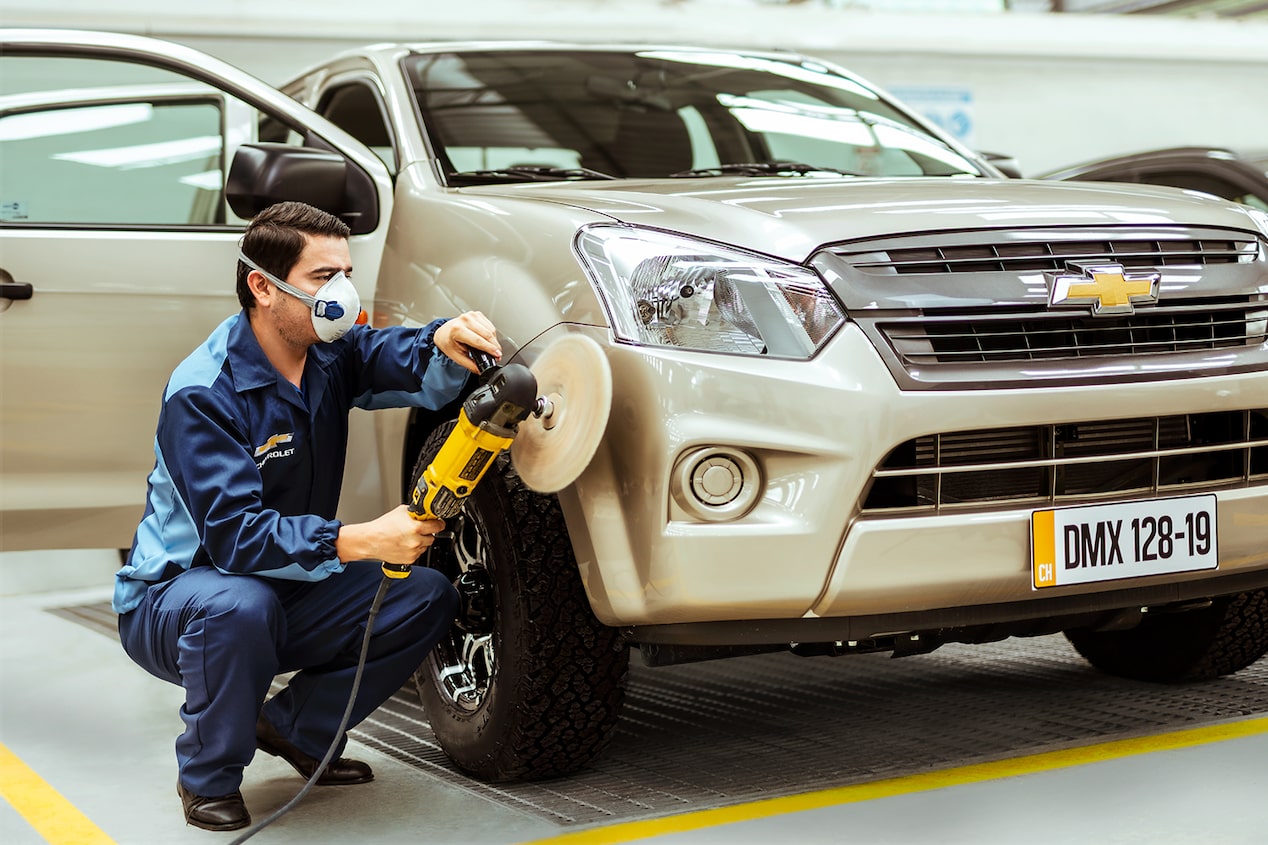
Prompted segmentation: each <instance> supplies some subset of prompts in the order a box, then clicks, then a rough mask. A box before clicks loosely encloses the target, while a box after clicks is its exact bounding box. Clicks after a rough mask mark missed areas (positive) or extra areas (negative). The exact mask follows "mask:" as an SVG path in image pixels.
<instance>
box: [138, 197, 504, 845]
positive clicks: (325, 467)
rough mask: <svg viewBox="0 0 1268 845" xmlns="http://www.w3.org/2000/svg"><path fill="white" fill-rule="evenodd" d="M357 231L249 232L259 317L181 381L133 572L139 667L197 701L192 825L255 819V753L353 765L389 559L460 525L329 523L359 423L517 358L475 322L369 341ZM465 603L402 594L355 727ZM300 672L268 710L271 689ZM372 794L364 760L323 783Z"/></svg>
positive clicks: (232, 325)
mask: <svg viewBox="0 0 1268 845" xmlns="http://www.w3.org/2000/svg"><path fill="white" fill-rule="evenodd" d="M348 235H349V230H348V227H347V226H346V225H344V224H343V223H342V222H341V221H339V220H338V219H337V218H335V217H332V216H331V215H329V214H326V213H325V212H322V211H319V210H317V209H315V208H312V207H310V206H307V205H303V204H301V203H281V204H279V205H275V206H273V207H271V208H269V209H266V210H265V211H264V212H262V213H261V214H260V215H259V216H258V217H257V218H256V219H255V220H253V221H252V223H251V225H250V226H249V227H248V228H247V231H246V234H245V235H244V237H243V238H242V242H241V251H240V259H241V260H240V261H239V264H238V273H237V290H238V299H239V301H240V302H241V304H242V308H243V310H242V311H241V312H240V313H239V314H237V315H236V316H234V317H231V318H229V319H228V320H226V321H225V322H224V323H222V324H221V325H220V326H219V328H217V329H216V330H215V331H214V332H213V333H212V334H211V336H210V337H209V338H208V339H207V341H206V342H205V343H204V344H203V345H202V346H201V347H200V348H199V349H198V350H197V351H195V352H194V353H193V354H192V355H190V356H189V357H188V358H187V359H186V360H185V361H184V362H183V363H182V364H181V365H180V366H179V367H177V368H176V370H175V372H174V373H173V374H172V378H171V381H170V382H169V383H168V385H167V389H166V391H165V394H164V397H163V406H162V410H161V412H160V415H159V422H158V432H157V435H156V439H155V454H156V462H155V468H154V471H153V472H152V473H151V474H150V477H149V491H148V500H147V504H146V510H145V515H144V518H143V519H142V521H141V523H140V525H139V526H138V528H137V532H136V538H135V540H134V541H133V545H132V549H131V552H130V554H129V556H128V560H127V564H126V565H125V566H124V567H123V568H122V569H120V570H119V572H118V574H117V575H116V581H115V593H114V609H115V611H116V612H117V613H118V614H119V632H120V638H121V640H122V642H123V647H124V649H125V651H127V653H128V655H129V656H130V657H131V658H132V659H133V660H135V661H136V662H137V663H139V664H140V665H141V666H142V667H144V668H145V669H146V670H147V671H149V672H150V673H152V674H154V675H156V676H158V677H159V678H162V679H164V680H167V681H171V682H172V683H176V684H180V685H181V686H183V687H184V689H185V703H184V705H183V706H182V708H181V718H182V719H183V720H184V722H185V726H186V727H185V732H184V733H183V734H181V736H180V737H179V738H178V739H177V741H176V757H177V761H178V763H179V767H180V774H179V779H178V782H177V791H178V793H179V795H180V798H181V803H182V805H183V806H184V811H185V818H186V821H187V822H188V823H189V824H192V825H196V826H197V827H201V828H205V829H207V830H234V829H237V828H240V827H245V826H246V825H247V824H249V823H250V821H251V817H250V815H249V813H248V812H247V808H246V805H245V803H244V802H243V799H242V793H241V792H240V791H239V787H240V785H241V783H242V770H243V767H245V766H246V765H247V764H248V763H250V762H251V758H252V756H253V755H254V752H255V750H256V749H257V748H259V749H261V750H263V751H265V752H267V753H269V754H273V755H277V756H280V757H282V758H283V759H284V760H286V761H287V762H288V763H290V764H291V765H292V766H293V767H294V768H295V769H296V771H298V772H299V773H300V774H301V775H303V776H305V777H310V776H311V775H312V774H313V772H315V771H316V769H317V767H318V765H319V764H320V760H321V758H322V757H324V756H325V753H326V751H327V749H328V748H329V746H330V745H331V743H332V742H336V741H337V742H338V743H339V747H340V751H342V747H343V745H344V744H345V743H346V742H347V737H346V735H345V736H339V737H336V736H335V733H336V730H337V729H338V726H339V722H340V720H341V718H342V716H343V712H344V709H345V707H346V706H347V700H348V696H349V693H350V691H351V686H352V680H353V676H354V674H355V669H356V663H357V658H358V656H359V653H360V648H361V641H362V637H363V635H364V630H365V627H364V626H365V622H366V616H367V613H368V611H369V608H370V604H371V602H372V600H373V597H374V595H375V593H376V591H377V589H378V586H379V584H380V581H381V579H382V577H383V576H382V572H381V568H380V566H379V564H378V563H377V561H389V562H393V563H412V562H413V561H414V560H415V559H417V557H418V556H419V555H420V554H421V553H422V552H423V551H424V550H425V549H427V547H428V546H430V545H431V543H432V539H433V536H434V535H435V533H436V532H437V531H438V530H440V529H441V528H442V527H443V523H441V522H440V521H438V520H431V521H426V522H420V521H417V520H414V519H413V518H411V517H410V516H409V513H408V511H407V510H406V507H405V506H404V505H401V506H400V507H397V508H395V509H394V510H392V511H389V512H388V513H386V514H384V515H383V516H381V517H379V518H377V519H375V520H373V521H371V522H366V523H360V524H343V523H341V522H339V521H338V520H336V519H335V518H334V517H335V510H336V507H337V505H338V498H339V488H340V483H341V481H342V477H343V465H344V455H345V451H346V448H347V434H348V413H349V410H350V409H351V408H352V407H354V406H355V407H362V408H375V407H388V406H402V405H411V406H423V407H429V408H439V407H441V406H443V405H444V404H446V403H447V402H449V401H451V400H452V399H454V398H456V396H457V395H458V393H459V391H460V389H461V388H462V386H463V383H464V382H465V380H466V376H467V371H468V370H470V371H472V372H475V371H477V368H476V366H475V365H474V364H473V363H472V362H471V359H470V356H469V354H468V353H469V351H470V350H482V351H483V352H486V353H488V354H490V355H492V356H494V357H495V358H497V357H500V356H501V349H500V347H499V346H498V343H497V340H496V332H495V330H494V327H493V325H492V323H490V322H489V321H488V320H487V319H486V318H485V317H484V316H483V315H482V314H480V313H479V312H468V313H466V314H463V315H461V316H459V317H456V318H454V319H452V320H447V321H446V320H437V321H435V322H433V323H431V324H429V325H428V326H426V327H424V328H423V329H419V330H411V329H405V328H402V327H393V328H386V329H379V330H375V329H371V328H369V327H368V326H364V325H354V322H355V321H356V320H357V319H358V315H359V314H360V313H361V312H360V301H359V299H358V297H357V293H356V289H355V288H353V287H352V284H351V282H349V281H348V278H347V276H348V274H350V273H351V272H352V265H351V260H350V257H349V251H348V243H347V238H348ZM456 602H457V597H456V593H455V591H454V589H453V587H452V586H451V585H450V584H448V583H447V582H446V581H445V580H444V578H443V577H442V576H441V575H440V574H439V573H437V572H435V571H433V570H429V569H425V568H422V567H419V568H418V569H415V570H414V571H413V573H412V575H411V576H410V577H409V578H406V579H403V580H400V581H394V582H393V584H392V588H391V589H390V590H388V591H387V593H386V595H385V597H384V601H383V606H382V609H381V610H380V612H379V614H378V617H377V619H376V620H375V624H374V633H373V636H372V639H371V641H370V645H369V653H368V656H367V661H366V666H365V669H364V674H363V677H362V681H361V688H360V691H359V693H358V696H357V701H356V704H355V706H354V708H353V710H352V713H351V718H350V722H349V724H350V725H355V724H357V723H358V722H360V721H361V720H362V719H364V718H365V717H366V716H367V715H369V714H370V712H371V711H373V710H374V709H375V708H376V707H378V706H379V705H380V704H382V703H383V702H384V701H385V700H387V698H388V697H389V696H391V695H392V694H393V693H394V692H395V691H396V690H397V689H398V688H399V687H400V686H401V684H402V683H404V682H405V680H406V679H407V678H408V677H409V676H410V674H411V673H412V672H413V671H414V670H415V669H416V668H417V667H418V665H419V664H420V663H421V662H422V660H423V658H424V657H425V656H426V654H427V652H428V651H429V650H430V649H431V647H432V645H433V644H434V643H435V642H436V641H437V640H438V639H439V638H440V637H441V635H442V634H443V633H444V632H445V631H447V630H448V628H449V626H450V624H451V622H452V621H453V615H454V612H455V607H456ZM296 670H298V671H296ZM290 671H296V674H295V675H294V676H293V677H292V678H291V680H290V682H289V684H288V686H287V687H286V688H285V689H284V690H282V691H281V692H279V693H278V694H277V695H276V696H274V697H273V698H272V699H270V700H269V701H268V702H267V703H265V696H266V695H267V694H268V690H269V686H270V684H271V682H272V680H273V678H274V676H275V675H277V674H279V673H283V672H290ZM261 705H263V706H261ZM337 753H338V752H337ZM372 778H373V773H372V772H371V770H370V767H369V766H368V765H366V764H365V763H363V762H359V761H356V760H348V759H343V758H337V759H334V760H333V761H332V762H331V763H330V764H329V766H327V768H326V770H325V772H324V773H323V774H322V775H321V777H320V778H319V779H318V781H317V782H318V783H319V784H355V783H364V782H366V781H369V780H371V779H372Z"/></svg>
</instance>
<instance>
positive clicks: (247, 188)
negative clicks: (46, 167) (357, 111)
mask: <svg viewBox="0 0 1268 845" xmlns="http://www.w3.org/2000/svg"><path fill="white" fill-rule="evenodd" d="M225 198H226V199H227V200H228V202H229V207H230V208H232V209H233V213H234V214H236V215H238V216H239V217H241V218H243V219H244V220H250V219H251V218H253V217H255V215H257V214H259V213H260V212H261V211H263V210H264V209H266V208H268V207H269V206H271V205H275V204H276V203H279V202H287V201H292V202H303V203H307V204H308V205H311V206H314V207H315V208H320V209H321V210H322V211H325V212H328V213H330V214H333V215H335V216H336V217H339V218H340V219H342V220H343V221H344V222H345V223H347V224H348V225H349V226H350V227H351V228H352V231H353V234H363V233H365V232H370V231H373V230H374V228H375V227H376V226H377V225H378V217H379V214H378V203H377V201H376V198H375V193H374V187H373V183H372V182H370V181H369V178H368V177H367V176H366V175H365V174H364V173H362V172H361V171H360V170H359V169H358V168H356V167H354V166H352V165H350V164H349V163H348V161H347V159H345V158H344V157H343V156H341V155H339V154H338V153H335V152H330V151H328V150H319V149H313V148H312V147H295V146H291V145H289V144H264V143H260V144H243V145H242V146H241V147H239V148H238V151H237V152H236V153H234V156H233V162H232V163H231V164H230V165H229V176H228V178H227V179H226V180H225Z"/></svg>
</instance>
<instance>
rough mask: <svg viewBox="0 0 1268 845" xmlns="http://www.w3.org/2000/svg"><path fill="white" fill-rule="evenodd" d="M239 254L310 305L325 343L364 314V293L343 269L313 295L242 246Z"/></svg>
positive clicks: (316, 329)
mask: <svg viewBox="0 0 1268 845" xmlns="http://www.w3.org/2000/svg"><path fill="white" fill-rule="evenodd" d="M238 257H239V258H241V259H242V263H244V264H246V265H247V266H248V267H250V268H252V269H253V270H258V271H260V272H261V273H263V274H264V276H265V278H267V279H268V280H269V281H270V282H272V283H273V284H275V285H277V286H278V288H279V289H281V290H283V291H285V292H286V293H289V294H290V295H291V296H293V297H295V298H296V299H298V300H299V301H300V302H303V303H304V304H305V305H307V306H308V307H309V309H310V310H311V311H312V320H313V329H314V330H315V331H316V332H317V337H319V338H321V340H322V341H324V342H326V343H330V342H331V341H332V340H338V339H339V338H341V337H343V336H344V335H345V334H347V333H348V329H350V328H352V326H353V324H354V323H356V322H357V318H358V317H359V316H361V297H360V295H359V294H358V293H357V289H356V288H355V287H354V286H353V284H352V280H351V279H349V278H348V277H347V275H346V274H344V272H343V271H342V270H340V271H339V272H338V273H335V274H334V275H333V276H331V277H330V280H329V281H327V282H326V283H325V284H324V285H322V286H321V287H320V288H318V289H317V293H316V294H315V295H314V294H307V293H304V292H303V291H302V290H300V289H299V288H297V287H295V286H294V285H288V284H287V283H286V282H284V281H282V280H281V279H279V278H278V277H277V276H274V275H273V274H272V273H270V272H269V271H268V270H265V269H264V268H263V267H261V266H260V265H259V264H256V263H255V262H254V261H252V260H251V259H250V258H247V257H246V256H245V255H243V253H242V251H241V250H238Z"/></svg>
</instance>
